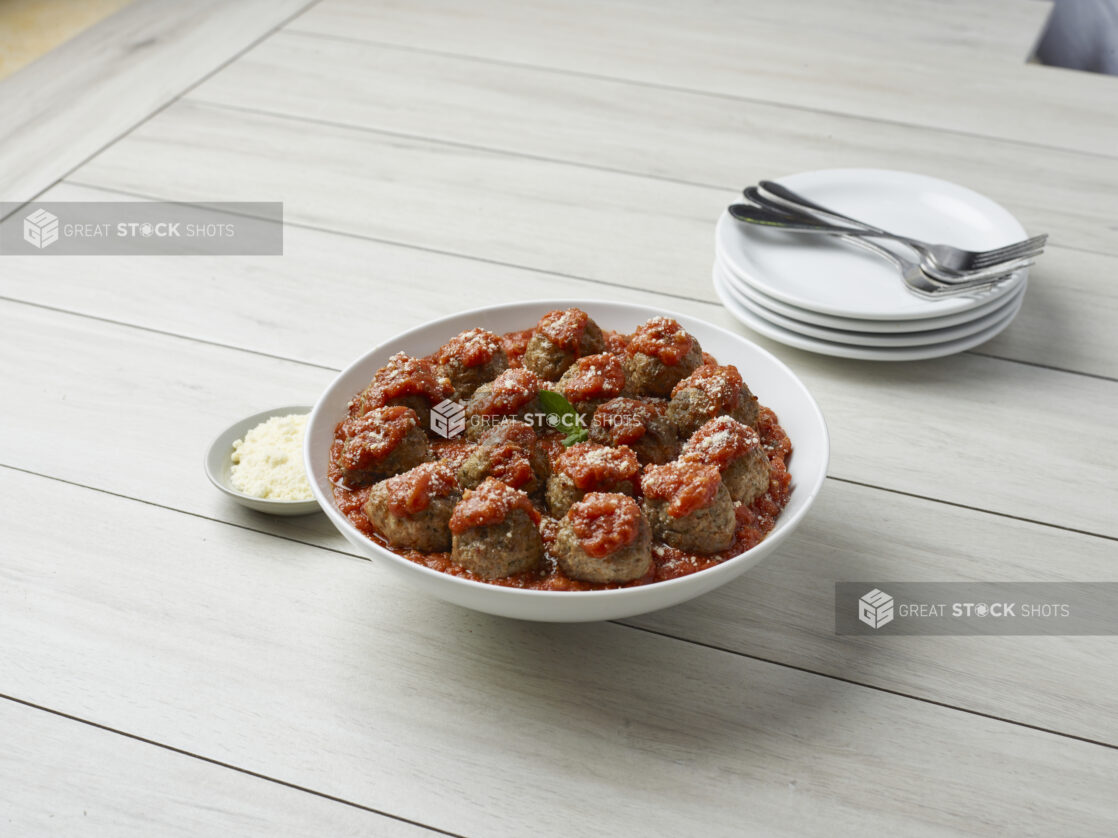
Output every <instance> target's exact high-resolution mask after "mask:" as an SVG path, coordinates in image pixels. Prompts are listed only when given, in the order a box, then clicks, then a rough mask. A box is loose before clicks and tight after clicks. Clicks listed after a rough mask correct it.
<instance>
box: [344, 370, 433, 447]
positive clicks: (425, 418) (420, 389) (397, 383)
mask: <svg viewBox="0 0 1118 838" xmlns="http://www.w3.org/2000/svg"><path fill="white" fill-rule="evenodd" d="M453 395H454V388H453V387H452V386H451V383H450V381H449V380H448V379H447V378H445V377H444V376H443V375H441V374H440V373H439V372H438V371H437V370H436V369H435V366H434V365H433V364H432V363H431V362H430V361H426V360H422V359H420V358H411V357H409V356H408V355H405V354H404V353H403V352H397V353H396V354H395V355H393V356H392V357H391V358H389V359H388V363H387V364H385V365H384V366H383V367H381V368H380V369H379V370H377V372H376V375H374V376H373V380H372V382H371V383H370V384H369V386H368V387H366V388H365V389H364V390H362V391H361V393H360V394H358V396H357V397H356V398H355V399H353V401H351V402H350V403H349V414H350V416H360V415H361V414H362V413H366V412H368V411H369V410H373V409H375V408H378V407H393V406H400V407H408V408H411V409H412V410H413V411H414V412H415V415H416V416H417V417H418V419H419V427H421V428H423V429H424V430H426V429H427V428H430V427H431V408H432V407H434V406H435V405H437V404H438V403H439V402H441V401H443V400H445V399H449V398H450V397H451V396H453Z"/></svg>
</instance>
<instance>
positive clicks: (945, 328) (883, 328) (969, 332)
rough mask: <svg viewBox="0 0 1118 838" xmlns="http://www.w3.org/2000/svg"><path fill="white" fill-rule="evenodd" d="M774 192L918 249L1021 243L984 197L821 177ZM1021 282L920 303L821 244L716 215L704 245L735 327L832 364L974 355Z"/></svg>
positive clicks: (869, 177)
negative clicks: (916, 242) (831, 359)
mask: <svg viewBox="0 0 1118 838" xmlns="http://www.w3.org/2000/svg"><path fill="white" fill-rule="evenodd" d="M780 182H781V183H783V184H784V185H786V186H788V187H789V188H790V189H793V190H795V191H796V192H799V193H800V194H801V195H804V196H805V197H807V198H810V199H811V200H813V201H816V202H818V203H820V204H822V205H824V206H827V207H830V208H832V209H834V210H836V211H838V212H841V213H845V214H846V215H849V216H851V217H853V218H858V219H861V220H863V221H865V222H867V223H869V224H873V225H875V226H878V227H882V228H884V229H887V230H891V231H892V232H895V233H900V234H903V235H908V236H912V237H914V238H919V239H923V240H924V241H929V242H944V243H950V244H953V245H955V246H957V247H963V248H967V249H969V250H986V249H989V248H993V247H1001V246H1003V245H1006V244H1011V243H1013V242H1015V241H1020V240H1021V239H1024V238H1027V235H1026V233H1025V230H1024V228H1023V227H1022V226H1021V224H1020V223H1019V222H1018V221H1017V219H1015V218H1014V217H1013V216H1012V215H1010V214H1009V212H1008V211H1006V210H1005V209H1004V208H1003V207H1001V206H999V205H998V204H996V203H994V202H993V201H991V200H990V199H989V198H986V197H984V196H982V195H979V194H978V193H977V192H973V191H971V190H970V189H966V188H964V187H961V186H957V185H955V184H953V183H948V182H946V181H942V180H938V179H936V178H930V177H926V176H924V175H917V174H911V173H907V172H892V171H884V170H879V169H830V170H826V171H818V172H804V173H802V174H798V175H790V176H787V177H782V178H780ZM878 241H880V242H881V243H883V244H888V243H887V242H885V241H884V240H880V239H879V240H878ZM889 246H891V247H892V246H893V245H889ZM896 246H897V247H900V245H896ZM898 252H901V251H898ZM906 255H909V256H912V255H913V254H911V253H907V254H906ZM1027 273H1028V271H1027V270H1021V271H1018V272H1017V273H1016V274H1014V275H1013V277H1011V278H1010V279H1008V280H1006V281H1005V282H1002V283H999V284H998V285H997V286H995V287H994V288H991V289H988V290H986V291H981V292H978V293H975V294H968V295H963V296H956V297H946V298H943V299H938V300H926V299H923V298H921V297H917V296H916V295H914V294H911V293H909V292H908V291H907V290H906V289H905V285H904V283H903V282H902V281H901V277H900V274H899V273H898V272H897V269H896V268H895V267H894V266H893V265H891V264H890V263H888V262H887V261H885V260H884V259H882V258H881V257H879V256H876V255H874V254H872V253H869V252H867V251H863V250H859V249H857V248H854V247H852V246H850V245H848V244H844V243H842V242H841V241H839V240H837V239H834V238H832V237H830V236H821V235H817V234H804V233H801V234H796V233H789V232H781V231H778V230H772V229H768V228H765V227H758V226H756V225H750V224H746V223H743V222H740V221H737V220H735V219H734V218H733V217H732V216H730V214H729V213H725V212H724V213H723V214H722V217H721V218H720V219H719V221H718V228H717V232H716V235H715V261H714V288H715V291H716V292H717V293H718V296H719V298H720V299H721V300H722V302H723V304H724V305H725V306H726V308H727V309H728V310H729V311H730V313H731V314H733V315H734V317H736V318H737V319H738V320H740V321H741V322H742V323H744V324H745V325H746V326H748V327H749V328H751V329H753V330H754V331H757V332H760V333H761V334H763V335H766V336H767V337H770V338H772V339H773V340H778V341H780V342H782V343H786V344H788V345H790V346H796V347H799V348H800V349H807V350H810V351H812V352H819V353H822V354H824V355H837V356H839V357H843V358H860V359H865V360H876V361H910V360H917V359H921V358H937V357H940V356H942V355H950V354H952V353H955V352H962V351H963V350H965V349H970V348H972V347H974V346H978V345H979V344H980V343H984V342H985V341H987V340H989V339H990V338H992V337H994V335H996V334H998V333H999V332H1001V331H1002V330H1003V329H1005V328H1006V327H1007V326H1008V325H1009V324H1010V322H1011V321H1012V320H1013V318H1014V316H1015V315H1016V314H1017V312H1018V310H1020V308H1021V303H1022V301H1023V300H1024V296H1025V287H1026V284H1027Z"/></svg>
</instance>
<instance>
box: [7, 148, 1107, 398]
mask: <svg viewBox="0 0 1118 838" xmlns="http://www.w3.org/2000/svg"><path fill="white" fill-rule="evenodd" d="M434 142H438V141H434ZM497 153H502V152H497ZM541 159H542V158H541ZM547 162H558V163H560V164H564V163H565V162H566V161H547ZM571 165H581V164H571ZM589 168H597V167H589ZM599 170H601V171H610V172H612V173H615V174H626V175H632V176H635V177H650V178H653V179H655V177H654V176H646V175H640V174H634V173H632V172H614V171H613V170H609V169H599ZM665 180H669V181H671V179H670V178H668V179H665ZM674 182H677V183H684V182H683V181H674ZM65 185H67V186H74V187H79V188H82V189H90V190H96V191H99V192H106V193H110V194H114V195H124V196H127V197H131V198H140V199H144V200H151V201H158V200H163V198H161V197H160V196H158V195H152V194H148V193H142V192H136V191H132V190H127V189H120V188H116V187H110V186H98V185H96V184H92V183H85V182H82V181H78V180H72V179H67V180H66V181H65ZM686 185H695V184H690V183H688V184H686ZM229 214H230V215H241V214H242V213H229ZM250 217H251V216H250ZM283 224H284V226H285V227H295V228H299V229H301V230H309V231H313V232H316V233H325V234H327V235H335V236H344V237H346V238H350V239H356V240H358V241H368V242H374V243H376V244H383V245H387V246H389V247H399V248H403V249H405V250H415V251H419V252H422V253H431V254H434V255H438V256H447V257H449V258H452V259H466V260H469V261H471V262H477V263H480V264H486V265H494V266H499V267H502V268H513V269H515V270H520V271H527V272H530V273H533V274H536V275H539V276H545V277H555V278H557V279H574V280H578V281H580V282H588V283H591V284H593V285H600V286H602V287H603V288H618V289H624V290H626V291H632V290H640V291H642V292H644V293H647V294H652V295H655V296H658V297H665V298H668V299H677V300H686V301H688V302H693V303H697V304H700V305H706V306H712V307H714V308H716V309H722V308H723V306H722V305H721V303H718V302H715V301H713V300H706V299H703V298H702V297H694V296H690V295H688V294H674V293H672V292H670V291H664V290H662V289H656V288H640V289H634V287H633V286H632V285H626V284H624V283H621V282H609V281H608V280H604V279H599V278H596V277H588V276H581V275H578V274H572V273H564V272H562V271H553V270H547V269H544V268H539V267H534V266H530V265H523V264H520V263H517V262H507V261H503V260H500V259H492V258H488V257H484V256H478V255H475V254H471V253H462V252H458V251H453V250H442V249H439V248H437V247H430V246H427V245H422V244H417V243H413V242H402V241H399V240H396V239H388V238H382V237H378V236H371V235H368V234H364V233H358V232H353V231H349V230H338V229H333V228H330V227H322V226H318V225H314V224H308V223H305V222H300V221H292V220H290V219H284V222H283ZM1066 249H1068V250H1077V251H1079V252H1085V253H1092V254H1095V255H1098V256H1103V257H1106V258H1114V254H1110V253H1100V252H1097V251H1090V250H1086V249H1084V248H1066ZM0 299H2V300H7V301H9V302H14V303H20V304H23V305H32V306H38V307H40V308H43V309H46V310H49V311H57V312H60V313H64V314H74V315H77V316H81V317H90V318H92V319H95V320H102V321H104V322H106V323H115V324H119V325H124V326H132V327H135V328H138V329H148V330H149V331H152V332H155V333H157V334H166V335H171V336H173V337H184V338H189V339H191V340H197V341H199V342H201V343H210V344H213V345H215V346H228V347H229V348H233V349H241V350H242V351H245V352H255V353H256V354H259V355H265V356H268V357H275V358H280V359H281V360H286V361H294V362H295V363H301V364H308V365H310V366H323V365H320V364H314V363H313V362H310V361H301V360H299V359H297V358H290V357H287V356H281V355H271V354H270V353H267V352H259V351H257V350H253V349H249V348H246V347H237V346H233V345H231V344H226V343H221V342H219V341H209V340H205V339H203V338H192V337H190V336H188V335H183V334H181V333H178V332H171V331H164V330H161V329H155V328H148V327H145V326H142V325H139V324H136V323H128V322H125V321H120V320H113V319H112V318H107V317H98V316H97V315H89V314H85V313H83V312H80V311H76V310H73V309H67V308H62V307H59V306H50V305H46V304H40V303H35V302H32V301H28V300H21V299H19V298H16V297H10V296H3V295H0ZM959 354H962V355H974V356H977V357H982V358H990V359H991V360H996V361H1005V362H1008V363H1014V364H1023V365H1025V366H1030V367H1036V368H1038V369H1047V370H1052V371H1053V372H1060V373H1066V374H1068V375H1078V376H1085V377H1087V378H1094V379H1098V380H1100V381H1118V377H1114V376H1108V375H1104V374H1102V373H1094V372H1087V371H1083V370H1077V369H1073V368H1071V367H1061V366H1056V365H1053V364H1042V363H1039V362H1036V361H1030V360H1026V359H1021V358H1010V357H1006V356H1002V355H995V354H993V353H989V352H981V351H978V350H976V349H969V350H966V351H964V352H961V353H959ZM323 368H324V369H334V368H333V367H323Z"/></svg>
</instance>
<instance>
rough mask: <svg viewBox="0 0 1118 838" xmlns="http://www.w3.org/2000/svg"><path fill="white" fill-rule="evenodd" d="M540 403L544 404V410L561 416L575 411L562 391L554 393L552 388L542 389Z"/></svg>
mask: <svg viewBox="0 0 1118 838" xmlns="http://www.w3.org/2000/svg"><path fill="white" fill-rule="evenodd" d="M540 404H541V405H543V409H544V412H546V413H552V414H554V415H556V416H559V417H562V416H564V415H565V414H568V413H574V412H575V409H574V406H573V405H571V403H570V402H569V401H567V399H566V397H564V396H563V394H562V393H553V392H552V391H551V390H540Z"/></svg>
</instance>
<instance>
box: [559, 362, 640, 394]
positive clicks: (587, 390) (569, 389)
mask: <svg viewBox="0 0 1118 838" xmlns="http://www.w3.org/2000/svg"><path fill="white" fill-rule="evenodd" d="M562 381H563V395H564V396H565V397H566V399H567V401H569V402H571V404H578V403H579V402H585V401H590V400H591V399H612V398H614V397H615V396H620V395H621V391H622V390H623V389H624V388H625V370H624V368H623V367H622V366H621V360H620V359H619V358H618V357H617V356H616V355H610V354H609V353H608V352H603V353H602V354H600V355H587V356H586V357H585V358H579V359H578V360H577V361H575V362H574V364H572V365H571V366H570V368H569V369H568V370H567V371H566V372H565V373H563V379H562Z"/></svg>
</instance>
